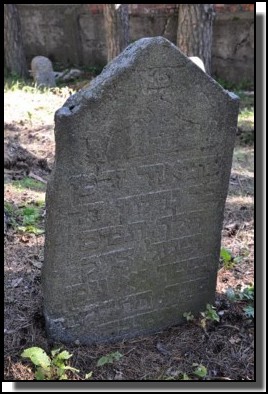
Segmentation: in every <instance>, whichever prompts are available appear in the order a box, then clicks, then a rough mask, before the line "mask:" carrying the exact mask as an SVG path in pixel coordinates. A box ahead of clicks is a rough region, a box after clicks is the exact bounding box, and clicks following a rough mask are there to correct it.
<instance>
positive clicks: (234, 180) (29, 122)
mask: <svg viewBox="0 0 268 394" xmlns="http://www.w3.org/2000/svg"><path fill="white" fill-rule="evenodd" d="M69 91H70V87H69V88H66V89H60V90H57V89H56V90H55V91H54V93H53V92H50V93H35V94H30V93H29V92H24V91H22V90H17V91H8V92H6V93H5V126H4V127H5V130H4V131H5V202H7V203H9V204H11V205H12V206H13V207H15V208H16V209H17V208H20V207H23V206H25V205H27V204H35V202H36V201H37V200H40V199H41V200H42V199H44V194H45V191H44V190H40V189H38V188H34V187H28V188H27V187H25V188H24V187H21V188H18V187H17V186H16V181H18V180H23V179H25V177H26V176H28V177H29V178H31V179H34V180H37V181H40V182H41V184H43V185H45V184H46V181H47V180H48V178H49V174H50V171H51V168H52V166H53V160H54V131H53V129H54V112H55V110H57V109H58V108H59V107H60V106H61V105H62V104H63V103H64V101H65V100H66V99H67V97H68V96H69ZM253 162H254V160H253V148H252V147H251V146H247V145H244V146H241V145H240V144H239V140H238V143H237V146H236V148H235V154H234V159H233V167H232V174H231V178H230V188H229V194H228V198H227V203H226V209H225V218H224V226H223V231H222V245H223V246H224V247H225V248H228V249H230V250H231V252H232V255H233V256H236V257H237V256H240V257H241V261H240V262H239V263H237V264H235V265H234V266H233V267H232V268H229V269H227V268H226V267H224V265H223V264H219V272H218V280H217V294H216V303H215V305H216V308H217V312H219V315H220V321H219V322H208V324H207V326H206V329H204V328H202V327H201V325H200V319H198V317H197V318H196V319H195V320H194V321H193V322H185V324H184V325H180V326H175V327H173V328H170V329H167V330H164V331H161V332H159V333H157V334H155V335H150V336H143V337H139V338H136V339H132V340H125V341H121V342H117V343H114V344H105V345H103V344H102V345H94V346H80V345H74V346H69V345H68V346H67V345H62V344H59V343H51V342H50V341H49V340H48V338H47V337H46V333H45V327H44V318H43V316H42V295H41V291H40V272H41V267H42V263H43V246H44V235H43V234H41V235H35V234H32V233H29V232H22V231H20V230H18V227H17V226H16V225H14V218H13V221H12V217H11V216H12V214H10V213H9V214H8V213H7V215H6V218H5V220H6V230H5V329H4V338H5V365H4V373H5V375H4V376H5V380H10V381H13V380H33V379H34V373H33V367H32V365H31V363H30V362H27V361H26V360H24V359H22V358H21V357H20V355H21V353H22V351H23V350H24V349H26V348H29V347H32V346H39V347H42V348H43V349H44V350H45V351H47V352H50V351H51V349H54V348H55V347H59V346H62V348H63V349H66V350H68V351H69V352H70V353H72V354H73V357H72V358H71V359H70V360H69V361H70V365H71V366H73V367H75V368H77V369H79V370H80V372H79V373H72V372H69V379H70V380H84V377H85V374H86V373H89V372H90V371H92V372H93V375H92V380H172V379H180V378H181V377H182V375H181V374H182V373H186V374H188V376H189V378H190V379H192V380H198V379H201V378H198V377H197V376H196V375H194V374H193V371H194V369H195V368H196V367H194V366H193V364H194V363H197V364H202V365H204V366H205V367H206V368H207V374H206V376H205V377H204V378H203V379H204V380H223V381H225V380H226V381H227V380H254V321H253V320H252V319H248V318H247V317H246V316H245V313H244V311H243V308H244V307H245V305H247V303H246V301H243V300H240V301H236V302H231V301H229V300H228V298H227V296H226V294H225V292H226V290H227V289H228V288H233V289H234V290H236V291H239V290H241V289H243V288H244V287H246V286H248V285H250V284H252V283H253V282H254V265H253V264H254V262H253V259H254V256H253V252H254V234H253V231H254V228H253V193H254V190H253V187H254V179H253V171H254V168H253ZM41 213H43V215H41V217H40V220H39V226H40V227H41V228H43V226H44V215H45V212H44V207H43V208H41ZM15 220H16V218H15ZM115 351H119V352H120V353H121V354H122V355H123V357H122V358H121V359H120V360H119V361H115V362H114V363H112V364H107V365H104V366H102V367H97V361H98V359H99V358H100V357H102V356H104V355H107V354H109V353H112V352H115Z"/></svg>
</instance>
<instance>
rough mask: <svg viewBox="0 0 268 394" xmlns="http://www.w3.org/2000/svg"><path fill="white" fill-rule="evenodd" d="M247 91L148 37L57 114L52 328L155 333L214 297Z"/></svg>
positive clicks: (49, 248) (56, 332)
mask: <svg viewBox="0 0 268 394" xmlns="http://www.w3.org/2000/svg"><path fill="white" fill-rule="evenodd" d="M237 115H238V99H237V97H236V96H235V95H233V94H232V93H229V92H227V91H225V90H224V89H223V88H222V87H221V86H220V85H218V84H217V83H216V82H215V81H214V80H213V79H212V78H211V77H209V76H208V75H206V74H205V73H204V72H203V71H202V70H201V69H200V68H199V67H198V66H197V65H196V64H194V63H193V62H192V61H191V60H189V59H188V58H187V57H186V56H185V55H184V54H182V53H181V52H180V51H179V50H178V48H177V47H176V46H174V45H173V44H172V43H170V42H169V41H168V40H166V39H164V38H162V37H155V38H144V39H141V40H138V41H136V42H135V43H133V44H131V45H130V46H129V47H127V48H126V49H125V50H124V51H123V52H122V53H121V54H120V55H119V56H118V57H117V58H115V59H114V60H113V61H112V62H111V63H109V64H108V65H107V66H106V68H105V69H104V70H103V72H102V74H101V75H100V76H98V77H97V78H96V79H94V80H93V81H92V83H91V84H90V86H89V87H87V88H85V89H84V90H81V91H79V92H78V93H76V94H75V95H73V96H71V97H70V98H69V99H68V100H67V101H66V103H65V104H64V105H63V107H62V108H60V109H59V110H58V111H57V112H56V115H55V138H56V160H55V167H54V170H53V174H52V177H51V179H50V181H49V183H48V189H47V198H46V204H47V220H46V242H45V261H44V266H43V271H42V284H43V295H44V314H45V319H46V326H47V330H48V334H49V335H50V337H51V338H53V339H55V340H60V341H63V342H74V341H79V343H85V344H89V343H94V342H102V341H112V340H117V339H122V338H127V337H133V336H136V335H138V334H143V333H151V332H152V333H153V332H156V331H158V330H160V329H163V328H165V327H168V326H171V325H174V324H177V323H180V322H181V321H183V320H184V318H183V313H184V312H187V311H191V312H192V313H198V312H199V311H201V310H204V309H205V308H206V303H213V302H214V297H215V288H216V276H217V268H218V261H219V251H220V242H221V227H222V222H223V211H224V204H225V199H226V196H227V190H228V183H229V175H230V169H231V162H232V153H233V147H234V140H235V134H236V122H237Z"/></svg>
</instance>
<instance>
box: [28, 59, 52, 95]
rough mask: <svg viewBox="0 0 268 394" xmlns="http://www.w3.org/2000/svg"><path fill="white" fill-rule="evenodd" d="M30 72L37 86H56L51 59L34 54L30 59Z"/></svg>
mask: <svg viewBox="0 0 268 394" xmlns="http://www.w3.org/2000/svg"><path fill="white" fill-rule="evenodd" d="M31 74H32V77H33V79H34V82H35V83H36V85H37V86H39V87H41V86H43V87H49V88H52V87H54V86H56V83H55V75H54V71H53V67H52V63H51V61H50V60H49V59H48V58H47V57H45V56H35V57H34V58H33V59H32V61H31Z"/></svg>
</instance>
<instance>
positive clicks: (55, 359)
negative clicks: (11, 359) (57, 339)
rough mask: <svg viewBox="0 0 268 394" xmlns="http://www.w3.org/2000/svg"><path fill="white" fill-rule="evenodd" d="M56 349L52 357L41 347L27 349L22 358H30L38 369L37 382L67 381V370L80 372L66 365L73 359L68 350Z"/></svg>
mask: <svg viewBox="0 0 268 394" xmlns="http://www.w3.org/2000/svg"><path fill="white" fill-rule="evenodd" d="M60 350H61V349H56V350H52V351H51V357H49V356H48V355H47V353H46V352H45V351H44V350H43V349H42V348H40V347H31V348H28V349H25V350H24V352H23V353H22V354H21V357H24V358H29V359H30V360H31V361H32V363H33V364H34V365H35V367H36V371H35V379H36V380H67V379H68V376H67V374H66V371H67V370H70V371H74V372H79V370H78V369H75V368H72V367H70V366H68V365H65V363H66V361H67V360H69V358H71V357H72V354H70V353H69V352H67V350H64V351H62V352H61V351H60Z"/></svg>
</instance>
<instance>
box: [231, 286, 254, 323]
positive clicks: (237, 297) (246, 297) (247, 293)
mask: <svg viewBox="0 0 268 394" xmlns="http://www.w3.org/2000/svg"><path fill="white" fill-rule="evenodd" d="M226 295H227V297H228V299H229V300H230V301H232V302H235V301H246V302H248V305H246V306H245V307H244V308H243V311H244V313H245V316H246V317H248V318H251V319H254V305H253V303H254V285H250V286H247V287H245V288H244V289H243V290H242V291H234V289H232V288H229V289H227V290H226Z"/></svg>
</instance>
